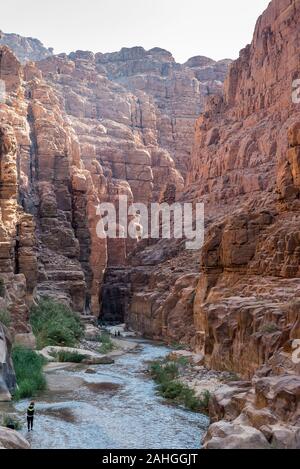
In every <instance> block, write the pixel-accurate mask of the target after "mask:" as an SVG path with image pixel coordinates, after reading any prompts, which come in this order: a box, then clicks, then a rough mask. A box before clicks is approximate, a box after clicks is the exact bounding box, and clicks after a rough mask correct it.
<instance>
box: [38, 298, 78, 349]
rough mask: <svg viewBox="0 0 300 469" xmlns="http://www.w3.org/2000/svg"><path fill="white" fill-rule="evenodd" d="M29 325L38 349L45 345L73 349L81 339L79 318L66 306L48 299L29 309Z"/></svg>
mask: <svg viewBox="0 0 300 469" xmlns="http://www.w3.org/2000/svg"><path fill="white" fill-rule="evenodd" d="M30 323H31V326H32V330H33V333H34V334H35V336H36V339H37V346H38V348H43V347H46V346H47V345H62V346H65V347H74V346H75V345H76V344H77V342H78V340H80V339H81V338H82V337H83V327H82V325H81V322H80V317H79V316H78V315H77V314H76V313H74V312H73V311H71V309H70V308H68V307H67V306H65V305H63V304H61V303H56V302H55V301H53V300H51V299H48V298H44V299H42V300H41V301H40V302H39V303H38V305H37V306H34V307H33V308H32V309H31V314H30Z"/></svg>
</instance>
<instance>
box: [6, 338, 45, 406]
mask: <svg viewBox="0 0 300 469" xmlns="http://www.w3.org/2000/svg"><path fill="white" fill-rule="evenodd" d="M12 359H13V363H14V368H15V372H16V378H17V384H18V389H17V390H16V391H15V393H14V399H16V400H18V399H22V398H32V397H34V396H35V394H36V393H37V392H38V391H42V390H43V389H45V387H46V380H45V377H44V375H43V365H44V364H45V359H44V358H43V357H41V356H40V355H38V354H37V353H36V352H34V351H33V350H30V349H28V348H26V347H21V346H17V347H14V349H13V351H12Z"/></svg>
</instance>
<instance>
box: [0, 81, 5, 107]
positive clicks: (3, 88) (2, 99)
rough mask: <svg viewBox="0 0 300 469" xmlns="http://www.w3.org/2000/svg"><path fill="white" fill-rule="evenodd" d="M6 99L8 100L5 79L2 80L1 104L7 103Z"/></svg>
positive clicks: (0, 83) (0, 86)
mask: <svg viewBox="0 0 300 469" xmlns="http://www.w3.org/2000/svg"><path fill="white" fill-rule="evenodd" d="M5 101H6V88H5V81H3V80H0V104H3V103H5Z"/></svg>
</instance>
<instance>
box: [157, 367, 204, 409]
mask: <svg viewBox="0 0 300 469" xmlns="http://www.w3.org/2000/svg"><path fill="white" fill-rule="evenodd" d="M150 373H151V376H152V378H153V379H154V381H155V382H156V383H157V385H158V392H159V393H160V395H161V396H163V397H164V398H166V399H170V400H173V401H175V402H176V403H177V404H182V405H184V406H185V407H186V408H187V409H189V410H192V411H194V412H203V413H207V410H208V402H209V397H210V396H209V393H208V391H207V393H205V395H204V394H203V397H201V398H198V397H197V396H196V394H195V391H194V390H193V389H191V388H189V387H188V386H186V385H185V384H183V383H181V382H180V381H179V379H178V378H179V366H178V364H176V363H173V362H171V363H168V362H167V363H164V362H162V361H156V362H153V363H152V364H151V366H150Z"/></svg>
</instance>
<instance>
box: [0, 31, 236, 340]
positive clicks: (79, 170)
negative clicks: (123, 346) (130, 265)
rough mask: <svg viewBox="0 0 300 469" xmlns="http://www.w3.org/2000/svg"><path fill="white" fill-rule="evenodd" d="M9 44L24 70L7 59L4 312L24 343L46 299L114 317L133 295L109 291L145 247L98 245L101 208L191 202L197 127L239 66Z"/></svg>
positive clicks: (7, 38) (18, 41)
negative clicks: (187, 189) (187, 183)
mask: <svg viewBox="0 0 300 469" xmlns="http://www.w3.org/2000/svg"><path fill="white" fill-rule="evenodd" d="M2 41H3V42H5V43H8V44H9V46H10V47H11V48H13V49H14V52H15V53H16V54H17V55H18V57H19V58H20V59H21V60H22V61H23V62H26V64H24V65H23V66H22V65H21V64H20V63H19V62H18V60H17V59H16V57H15V56H14V54H13V53H12V52H11V50H10V49H9V48H8V47H6V46H3V47H2V48H1V67H0V74H1V76H0V78H1V80H2V81H3V82H4V83H5V87H6V99H5V100H4V102H3V103H2V104H1V105H0V118H1V122H2V123H3V124H2V125H3V128H2V130H1V135H2V137H1V139H2V140H3V142H7V143H6V144H3V145H2V147H1V153H2V155H3V157H2V158H1V161H2V162H3V165H4V163H5V162H6V160H9V170H8V174H7V175H6V174H5V171H6V166H5V168H4V166H3V171H2V173H1V178H2V180H3V181H4V180H5V184H3V189H2V192H3V194H2V196H1V204H2V219H3V230H5V231H3V239H2V246H3V263H2V264H3V265H1V266H0V268H1V272H2V273H3V279H4V281H5V288H6V296H5V301H4V306H7V307H8V308H9V309H10V310H11V311H12V314H13V319H14V324H15V325H16V328H17V330H19V331H20V332H22V331H23V329H24V331H25V330H26V327H27V326H26V318H27V313H28V307H29V306H30V304H31V302H32V300H33V298H34V297H36V296H37V295H40V296H42V295H48V296H49V295H50V296H54V297H55V298H56V299H59V300H62V301H66V302H68V303H69V304H70V305H71V306H72V307H73V308H74V309H75V310H76V311H79V312H92V313H93V314H94V315H96V316H98V315H99V312H100V309H101V303H104V305H105V304H106V305H107V304H108V301H106V300H107V299H110V301H109V303H112V306H111V309H112V310H114V309H116V308H119V306H118V301H117V298H118V297H119V296H120V295H121V296H123V297H124V301H127V297H128V294H127V287H125V289H124V288H123V287H122V286H121V287H119V286H117V287H116V288H115V287H114V286H112V287H111V285H110V284H111V280H110V279H109V272H110V270H108V271H107V274H106V276H105V279H104V277H103V276H104V273H105V270H106V268H107V267H108V268H109V269H112V275H113V276H114V277H115V278H116V282H117V284H118V282H119V279H118V275H117V273H118V269H120V268H121V269H122V268H124V266H125V265H126V263H127V258H128V255H129V253H130V252H131V251H132V249H133V248H134V246H135V244H136V243H135V241H134V240H125V239H118V240H108V241H107V242H106V240H104V239H100V238H98V236H97V234H96V227H97V223H98V222H99V216H98V215H97V213H96V208H97V205H98V204H99V202H105V201H109V202H117V200H118V198H119V197H120V196H127V197H128V200H129V203H132V202H133V201H135V202H144V203H149V202H150V201H153V200H160V199H161V198H164V197H165V195H164V194H167V193H168V192H169V191H170V190H172V191H174V197H175V196H176V193H177V194H180V193H181V192H182V190H183V187H184V177H185V174H186V171H187V166H188V160H189V158H190V150H191V143H192V135H193V126H194V120H195V118H196V116H198V114H199V113H200V112H201V110H202V109H203V106H204V99H205V97H206V95H207V94H208V93H211V92H217V93H220V92H221V85H222V83H221V81H222V80H223V79H224V77H225V73H226V70H227V66H228V62H229V61H223V62H218V63H217V62H214V61H212V60H210V59H206V58H203V57H195V58H193V59H191V60H190V61H189V62H188V63H187V64H185V65H180V64H176V63H175V61H174V59H173V57H172V56H171V54H170V53H169V52H167V51H165V50H162V49H152V50H150V51H145V50H144V49H143V48H141V47H136V48H133V49H122V50H121V51H120V52H118V53H113V54H101V53H98V54H93V53H91V52H83V51H77V52H75V53H72V54H70V55H69V56H67V55H65V54H61V55H59V56H53V55H51V54H50V53H49V54H48V52H49V51H46V50H44V48H43V47H42V45H41V44H40V43H39V42H38V41H37V42H32V41H33V40H27V39H24V38H20V37H19V36H14V35H13V36H11V35H3V36H2ZM33 45H34V46H35V47H33ZM31 46H32V48H33V49H34V52H32V51H31V49H30V47H31ZM41 58H42V59H43V60H40V61H38V62H37V63H34V62H31V61H28V59H41ZM2 140H1V141H2ZM6 180H7V182H6ZM4 188H5V190H4ZM8 199H9V201H8ZM6 212H8V214H7V215H6ZM118 229H120V230H121V229H122V227H118ZM4 249H5V252H4ZM121 272H122V270H121ZM103 279H104V287H103V288H102V286H103ZM121 283H122V282H121ZM16 285H18V288H16ZM120 289H121V290H120ZM15 291H16V292H15ZM120 291H121V293H120ZM122 291H123V293H122ZM14 292H15V293H14ZM101 292H102V295H104V300H105V301H103V302H102V299H101V297H102V295H101ZM112 292H114V293H113V294H112ZM14 294H15V297H14V296H13V295H14ZM113 298H114V299H113ZM121 310H122V313H121V317H122V318H124V314H125V312H126V307H124V308H123V305H122V304H121ZM104 314H105V306H104ZM109 314H110V312H109V311H108V315H109Z"/></svg>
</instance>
